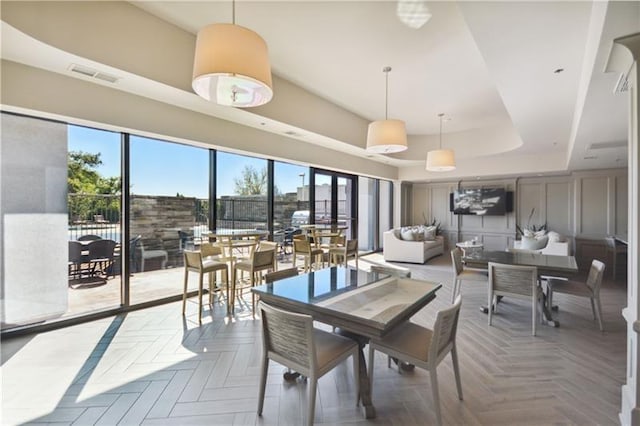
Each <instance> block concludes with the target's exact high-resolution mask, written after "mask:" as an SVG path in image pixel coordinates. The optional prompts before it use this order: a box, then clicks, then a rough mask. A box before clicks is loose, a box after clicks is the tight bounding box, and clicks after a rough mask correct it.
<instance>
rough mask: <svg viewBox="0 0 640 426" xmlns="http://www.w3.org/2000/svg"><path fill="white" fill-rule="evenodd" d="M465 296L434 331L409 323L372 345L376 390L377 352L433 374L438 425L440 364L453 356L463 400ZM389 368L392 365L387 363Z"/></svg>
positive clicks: (444, 312) (440, 314)
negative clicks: (460, 339)
mask: <svg viewBox="0 0 640 426" xmlns="http://www.w3.org/2000/svg"><path fill="white" fill-rule="evenodd" d="M461 305H462V297H461V296H460V295H458V296H457V297H456V300H455V302H454V304H453V305H452V306H450V307H448V308H446V309H443V310H441V311H439V312H438V313H437V314H436V322H435V324H434V326H433V330H430V329H428V328H425V327H422V326H420V325H418V324H415V323H413V322H411V321H407V322H405V323H403V324H401V325H399V326H398V327H396V328H394V329H393V330H391V331H390V332H389V333H388V334H386V335H385V336H384V337H382V338H379V339H371V341H370V342H369V376H370V380H371V388H372V389H373V372H374V368H373V361H374V356H373V355H374V352H375V351H378V352H382V353H384V354H387V355H388V356H389V357H393V358H397V359H398V360H400V361H403V362H405V363H410V364H413V365H415V366H416V367H420V368H423V369H425V370H427V371H429V375H430V377H431V392H432V394H433V405H434V408H435V412H436V419H437V421H438V424H442V415H441V413H440V394H439V391H438V375H437V372H436V369H437V367H438V364H440V362H442V360H443V359H444V358H445V356H447V355H448V354H449V353H451V361H452V362H453V373H454V375H455V378H456V387H457V389H458V398H459V399H460V400H462V383H461V381H460V367H459V366H458V352H457V348H456V332H457V329H458V318H459V316H460V306H461ZM387 365H388V366H389V365H390V363H389V362H388V361H387Z"/></svg>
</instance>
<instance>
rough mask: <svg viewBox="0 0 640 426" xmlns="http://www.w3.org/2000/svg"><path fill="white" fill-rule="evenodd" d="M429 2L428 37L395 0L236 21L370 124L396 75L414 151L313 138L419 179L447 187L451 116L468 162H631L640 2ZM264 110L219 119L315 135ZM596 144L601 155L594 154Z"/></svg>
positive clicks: (175, 15)
mask: <svg viewBox="0 0 640 426" xmlns="http://www.w3.org/2000/svg"><path fill="white" fill-rule="evenodd" d="M131 3H132V4H134V5H135V6H137V7H138V8H140V9H141V10H143V11H145V12H148V13H151V14H153V15H155V16H157V17H158V18H160V19H162V20H165V21H167V22H169V23H172V24H174V25H176V26H177V27H179V28H181V29H183V30H186V31H188V32H190V33H192V34H195V33H196V32H197V30H198V29H200V28H201V27H203V26H205V25H207V24H210V23H213V22H231V3H230V2H228V1H224V2H223V1H213V2H211V1H175V2H171V1H143V2H131ZM428 5H429V8H430V10H431V13H432V15H433V17H432V18H431V20H430V21H429V22H427V23H426V24H425V25H424V26H423V27H422V28H420V29H417V30H414V29H411V28H409V27H407V26H405V25H404V24H402V23H401V22H400V20H399V19H398V18H397V17H396V14H395V10H396V3H395V2H393V1H351V2H346V1H320V2H316V1H306V0H297V1H283V2H273V1H266V0H265V1H240V0H238V1H237V2H236V23H237V24H239V25H243V26H246V27H248V28H251V29H253V30H254V31H256V32H258V33H259V34H260V35H261V36H262V37H263V38H264V39H265V41H266V42H267V44H268V47H269V57H270V61H271V66H272V70H273V73H274V74H276V75H277V76H278V77H280V78H281V79H284V80H287V81H289V82H291V83H294V84H296V85H298V86H300V87H302V88H304V89H306V90H307V91H309V92H311V93H313V94H315V95H317V96H319V97H321V98H323V99H326V100H328V101H329V102H331V103H333V104H335V105H338V106H340V107H342V108H344V109H346V110H347V111H350V112H352V113H353V114H355V115H356V116H359V117H362V118H364V119H365V120H366V121H373V120H378V119H381V118H383V117H384V102H385V99H384V93H385V91H384V89H385V86H384V83H385V80H384V74H383V72H382V68H383V67H384V66H387V65H388V66H391V67H392V68H393V70H392V72H391V73H390V75H389V116H390V118H399V119H402V120H404V121H406V123H407V130H408V133H409V135H410V137H409V150H407V151H405V152H404V153H400V154H395V155H392V156H389V158H387V157H384V156H381V155H375V156H373V157H371V156H370V155H368V154H367V153H366V152H365V151H364V149H362V148H361V147H357V146H354V143H353V141H340V140H336V139H335V138H331V137H327V135H323V134H321V132H318V131H317V130H316V131H315V132H314V131H308V132H305V140H306V141H307V142H310V143H315V144H319V145H324V146H328V147H330V148H332V149H337V150H342V151H344V152H348V153H350V154H352V155H359V156H362V157H365V156H366V157H370V158H372V159H373V160H375V161H381V162H386V163H389V164H393V165H396V166H398V167H400V168H401V169H402V168H404V167H407V168H411V167H413V168H414V169H416V170H418V169H419V170H421V171H419V173H416V174H413V175H412V176H413V179H412V180H426V179H433V178H434V177H435V176H433V175H429V174H428V173H425V172H424V158H425V155H426V152H427V150H428V147H431V146H433V143H436V142H435V141H437V134H438V126H439V121H438V117H437V115H438V113H440V112H443V113H445V114H446V115H447V116H448V117H450V118H451V120H450V121H448V122H446V123H445V125H444V130H443V131H444V133H445V136H444V137H443V143H444V144H450V145H451V147H452V148H454V150H455V151H456V157H457V158H459V159H460V160H461V161H460V163H464V162H465V161H467V162H468V163H469V162H474V164H480V162H481V161H482V159H483V157H484V158H486V157H489V156H490V157H492V161H491V162H487V164H494V165H495V164H499V163H500V161H495V157H496V156H498V157H504V160H501V161H505V162H508V161H509V159H510V158H512V159H513V158H519V159H520V158H529V159H531V161H530V162H529V163H530V164H528V165H527V166H523V170H522V173H523V174H530V173H535V172H536V168H537V167H540V168H541V169H543V168H544V164H541V160H540V159H543V158H545V157H549V156H551V157H553V158H555V159H556V161H555V163H554V166H553V167H548V168H547V169H545V171H551V172H562V171H565V170H578V169H592V168H609V167H624V166H625V165H626V149H625V148H624V147H620V145H621V143H624V142H626V140H627V104H628V100H627V99H628V98H627V94H614V93H613V89H614V87H615V84H616V81H617V78H618V77H619V75H615V74H605V73H604V72H603V70H604V67H605V64H606V61H607V58H608V54H609V50H610V49H611V44H612V40H613V39H614V38H616V37H620V36H623V35H627V34H631V33H634V32H638V31H640V2H636V1H630V2H618V1H616V2H611V3H607V2H604V1H598V2H595V3H594V2H590V1H544V2H506V1H505V2H483V1H470V2H453V1H452V2H429V3H428ZM2 31H3V33H2V36H3V49H2V57H3V58H6V59H10V60H12V61H17V62H22V63H25V64H29V65H32V66H37V67H41V68H45V69H50V70H54V71H57V72H68V71H67V70H66V69H65V68H66V67H68V64H69V63H70V62H71V61H76V62H77V61H78V60H81V59H82V58H77V57H73V56H72V55H70V54H69V53H68V52H63V51H59V50H56V49H53V48H49V49H47V48H46V46H43V45H37V46H36V45H34V44H33V43H32V44H28V43H29V41H28V40H26V39H25V38H24V37H21V35H20V34H18V33H17V32H15V31H12V30H11V29H10V28H7V26H6V25H3V28H2ZM7 40H10V41H7ZM45 50H46V54H45V53H44V52H45ZM37 52H39V53H37ZM114 55H115V53H114ZM81 63H82V62H81ZM84 63H87V64H90V62H84ZM99 65H100V64H99ZM101 65H106V66H107V67H101V68H100V69H101V70H107V71H111V72H114V73H116V75H120V76H123V75H126V76H127V78H126V79H123V80H122V82H123V84H121V85H120V87H119V89H120V90H125V91H131V92H134V93H138V94H141V95H144V96H148V97H151V98H154V99H158V100H164V101H165V102H170V103H172V104H175V105H182V106H183V107H185V108H189V109H193V110H199V111H203V106H202V105H203V104H204V103H203V101H201V100H200V101H199V100H198V99H197V97H196V96H195V95H193V94H192V93H187V92H184V91H179V90H169V88H168V87H167V86H166V84H165V85H162V84H157V85H155V86H153V85H152V84H150V83H151V82H150V81H149V79H148V78H147V79H141V78H138V79H136V78H135V76H130V75H128V74H127V73H126V72H125V71H122V70H119V69H117V68H109V67H108V66H109V65H111V64H101ZM57 68H61V69H62V71H60V70H57ZM557 69H562V70H563V71H562V72H560V73H554V71H555V70H557ZM129 77H131V78H129ZM275 97H276V98H277V97H278V91H277V86H276V87H275ZM260 111H261V110H260V109H258V110H254V111H251V113H245V112H244V111H237V110H234V109H228V108H215V107H214V108H210V109H209V110H208V111H207V112H206V113H209V114H211V115H216V116H218V117H221V118H224V119H226V120H230V121H236V122H239V123H242V124H246V125H250V126H254V127H260V126H261V125H262V123H265V122H266V123H267V125H266V126H265V127H263V129H266V130H268V131H273V132H280V133H283V132H284V131H287V129H290V130H296V131H300V130H302V131H304V130H305V129H304V128H302V129H300V128H299V127H295V126H293V125H292V124H291V123H287V122H286V120H282V119H280V120H274V119H273V118H272V117H268V116H265V117H262V116H260ZM267 128H270V130H269V129H267ZM593 144H596V146H597V147H598V148H599V149H590V147H592V146H593ZM360 145H361V146H363V145H364V141H362V142H361V144H360ZM585 157H586V158H587V159H585ZM593 157H596V158H595V159H594V158H593ZM558 159H560V160H561V161H560V160H558ZM512 161H513V160H512ZM542 162H544V160H542ZM536 164H537V165H538V166H536ZM482 174H484V175H490V174H491V169H490V167H489V166H487V167H486V168H485V169H484V170H481V167H476V168H475V170H474V171H473V172H471V168H466V169H465V168H464V167H462V168H460V170H459V174H458V175H457V177H464V176H465V175H468V176H471V175H473V176H474V177H475V176H476V175H482Z"/></svg>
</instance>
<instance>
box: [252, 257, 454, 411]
mask: <svg viewBox="0 0 640 426" xmlns="http://www.w3.org/2000/svg"><path fill="white" fill-rule="evenodd" d="M440 287H442V285H441V284H440V283H435V282H430V281H422V280H414V279H408V278H397V277H390V276H388V275H385V274H381V273H377V272H366V271H363V270H359V269H353V268H350V267H347V268H344V267H332V268H325V269H321V270H319V271H313V272H310V273H308V274H302V275H298V276H295V277H292V278H287V279H284V280H279V281H275V282H273V283H269V284H265V285H261V286H258V287H254V288H252V289H251V291H253V292H255V293H256V294H257V295H259V296H260V299H261V300H263V301H264V302H265V303H267V304H270V305H272V306H276V307H278V308H281V309H285V310H287V311H290V312H297V313H303V314H307V315H311V316H312V317H313V318H314V320H317V321H320V322H323V323H325V324H329V325H332V326H334V327H339V329H340V330H342V331H344V332H346V333H345V334H346V335H350V336H353V337H355V338H356V339H357V340H358V343H359V344H360V370H359V371H358V378H359V384H360V398H361V401H362V404H363V410H364V415H365V417H366V418H368V419H370V418H374V417H375V409H374V407H373V404H372V400H371V383H370V381H369V376H368V374H367V366H366V363H365V357H364V352H363V347H364V345H365V344H366V343H367V342H368V340H369V339H370V338H372V337H381V336H384V335H385V334H387V333H388V332H389V331H391V330H393V329H394V328H395V327H396V326H398V325H400V324H402V323H403V322H405V321H407V320H409V318H411V317H412V316H413V315H414V314H415V313H416V312H418V311H419V310H420V309H422V308H423V307H425V306H426V305H427V304H428V303H429V302H431V301H432V300H433V299H434V298H435V297H436V291H437V290H438V289H439V288H440Z"/></svg>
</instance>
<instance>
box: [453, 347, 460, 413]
mask: <svg viewBox="0 0 640 426" xmlns="http://www.w3.org/2000/svg"><path fill="white" fill-rule="evenodd" d="M451 362H452V363H453V374H454V376H456V387H457V388H458V399H460V401H462V382H461V381H460V366H459V365H458V350H457V349H456V345H455V342H454V344H453V347H452V348H451Z"/></svg>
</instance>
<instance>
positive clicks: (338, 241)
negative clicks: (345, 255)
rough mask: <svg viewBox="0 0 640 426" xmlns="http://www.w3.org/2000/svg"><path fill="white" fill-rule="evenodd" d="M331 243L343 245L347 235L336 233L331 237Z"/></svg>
mask: <svg viewBox="0 0 640 426" xmlns="http://www.w3.org/2000/svg"><path fill="white" fill-rule="evenodd" d="M331 240H332V241H331V244H333V245H336V246H344V245H346V242H347V237H346V236H345V235H337V236H335V237H332V238H331Z"/></svg>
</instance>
